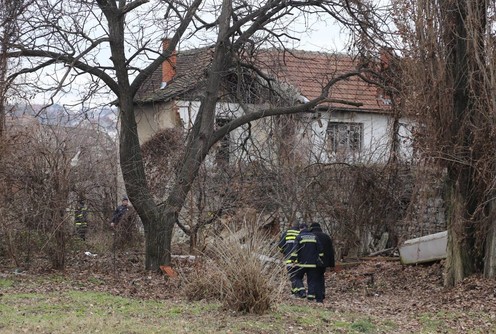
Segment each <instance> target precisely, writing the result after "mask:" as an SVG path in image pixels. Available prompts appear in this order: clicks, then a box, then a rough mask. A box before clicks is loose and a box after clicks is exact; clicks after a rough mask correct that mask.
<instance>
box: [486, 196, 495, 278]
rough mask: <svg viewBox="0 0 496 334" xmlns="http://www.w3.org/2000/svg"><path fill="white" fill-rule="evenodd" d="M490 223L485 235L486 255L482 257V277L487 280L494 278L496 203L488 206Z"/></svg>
mask: <svg viewBox="0 0 496 334" xmlns="http://www.w3.org/2000/svg"><path fill="white" fill-rule="evenodd" d="M489 210H490V211H491V213H490V214H489V217H490V221H489V226H488V233H487V235H486V253H485V256H484V276H485V277H487V278H494V277H496V219H495V217H496V215H495V214H496V203H494V201H493V202H492V203H491V204H490V205H489Z"/></svg>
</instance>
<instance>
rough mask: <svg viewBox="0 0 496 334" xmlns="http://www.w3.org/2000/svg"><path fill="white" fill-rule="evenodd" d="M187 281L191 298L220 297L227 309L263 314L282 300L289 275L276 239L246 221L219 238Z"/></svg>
mask: <svg viewBox="0 0 496 334" xmlns="http://www.w3.org/2000/svg"><path fill="white" fill-rule="evenodd" d="M186 281H187V282H186V284H185V285H184V290H183V291H184V293H185V295H186V296H187V297H188V298H189V299H190V300H198V299H207V300H211V299H218V300H220V301H221V302H222V305H223V307H224V308H225V309H229V310H233V311H236V312H243V313H255V314H263V313H264V312H266V311H268V310H270V309H272V308H273V307H274V306H275V305H277V303H278V301H279V300H280V299H281V294H282V291H283V289H284V286H285V285H286V283H287V276H286V272H285V268H284V265H283V264H282V263H281V262H280V261H279V254H278V251H277V249H276V245H275V243H274V242H273V240H272V239H271V238H269V237H268V236H267V235H266V234H264V233H262V232H260V231H259V230H258V229H257V228H256V227H255V226H248V225H246V224H244V225H243V227H242V228H241V229H238V230H237V231H234V230H229V233H228V236H227V237H225V238H223V239H221V238H219V239H218V240H217V241H216V242H215V243H214V245H213V246H212V248H211V249H210V251H209V252H208V255H205V259H204V262H203V263H202V265H200V266H198V267H197V268H196V270H194V271H193V272H192V273H190V274H189V275H188V277H187V279H186Z"/></svg>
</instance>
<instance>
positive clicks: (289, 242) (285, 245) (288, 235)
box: [277, 223, 301, 295]
mask: <svg viewBox="0 0 496 334" xmlns="http://www.w3.org/2000/svg"><path fill="white" fill-rule="evenodd" d="M299 233H300V229H299V227H298V224H296V223H295V224H294V225H293V226H292V227H290V228H289V229H288V230H287V231H286V232H284V233H283V234H282V236H281V238H280V240H279V243H278V245H277V246H278V249H279V251H280V252H281V253H282V254H283V255H284V263H285V265H286V270H287V271H288V276H289V281H290V282H291V293H292V294H293V295H299V294H298V293H299V290H300V289H301V287H297V286H296V284H297V283H296V279H295V272H296V269H297V267H296V266H295V263H294V262H293V260H292V259H291V251H292V250H293V246H294V243H295V240H296V237H297V236H298V234H299Z"/></svg>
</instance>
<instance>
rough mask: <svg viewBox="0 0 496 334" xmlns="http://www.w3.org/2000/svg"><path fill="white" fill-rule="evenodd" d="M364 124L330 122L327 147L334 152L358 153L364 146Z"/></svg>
mask: <svg viewBox="0 0 496 334" xmlns="http://www.w3.org/2000/svg"><path fill="white" fill-rule="evenodd" d="M362 141H363V124H362V123H341V122H329V124H328V125H327V147H328V150H329V152H332V153H341V152H349V153H358V152H360V150H361V148H362Z"/></svg>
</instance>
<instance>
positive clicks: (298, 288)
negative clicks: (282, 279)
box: [291, 266, 307, 298]
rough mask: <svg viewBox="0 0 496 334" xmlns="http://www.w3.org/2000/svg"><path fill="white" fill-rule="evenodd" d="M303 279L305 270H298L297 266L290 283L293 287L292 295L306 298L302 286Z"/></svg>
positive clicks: (303, 286)
mask: <svg viewBox="0 0 496 334" xmlns="http://www.w3.org/2000/svg"><path fill="white" fill-rule="evenodd" d="M304 277H305V268H300V267H298V266H296V267H295V269H294V275H293V280H292V281H291V283H292V285H293V286H294V290H293V291H294V294H296V295H297V296H299V297H302V298H304V297H306V296H307V293H306V291H305V285H304V284H303V278H304Z"/></svg>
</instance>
